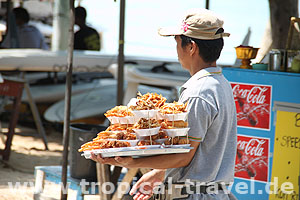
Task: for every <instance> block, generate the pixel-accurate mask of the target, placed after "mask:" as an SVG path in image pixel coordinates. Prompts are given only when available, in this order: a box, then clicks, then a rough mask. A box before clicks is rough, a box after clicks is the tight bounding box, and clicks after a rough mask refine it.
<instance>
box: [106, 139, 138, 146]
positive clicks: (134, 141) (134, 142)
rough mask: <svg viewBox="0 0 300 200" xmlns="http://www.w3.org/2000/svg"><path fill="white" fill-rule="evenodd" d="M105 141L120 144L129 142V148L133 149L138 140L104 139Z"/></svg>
mask: <svg viewBox="0 0 300 200" xmlns="http://www.w3.org/2000/svg"><path fill="white" fill-rule="evenodd" d="M105 140H111V141H120V142H129V144H130V146H131V147H134V146H136V145H137V143H138V142H139V140H117V139H105Z"/></svg>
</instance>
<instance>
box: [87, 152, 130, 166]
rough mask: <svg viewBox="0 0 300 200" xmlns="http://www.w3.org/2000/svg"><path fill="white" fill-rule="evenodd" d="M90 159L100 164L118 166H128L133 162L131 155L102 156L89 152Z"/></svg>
mask: <svg viewBox="0 0 300 200" xmlns="http://www.w3.org/2000/svg"><path fill="white" fill-rule="evenodd" d="M91 155H92V157H91V159H92V160H93V161H95V162H99V163H101V164H108V165H115V166H120V167H126V168H130V164H132V162H133V158H132V157H114V158H102V157H101V154H98V155H95V154H93V153H91Z"/></svg>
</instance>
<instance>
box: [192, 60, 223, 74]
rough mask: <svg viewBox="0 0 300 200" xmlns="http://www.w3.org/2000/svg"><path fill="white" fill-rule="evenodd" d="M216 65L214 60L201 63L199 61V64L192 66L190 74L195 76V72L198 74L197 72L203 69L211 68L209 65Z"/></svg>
mask: <svg viewBox="0 0 300 200" xmlns="http://www.w3.org/2000/svg"><path fill="white" fill-rule="evenodd" d="M216 66H217V63H216V61H215V62H212V63H205V62H200V63H198V65H193V66H192V67H191V69H190V74H191V76H193V75H194V74H196V73H197V72H199V71H200V70H202V69H205V68H209V67H216Z"/></svg>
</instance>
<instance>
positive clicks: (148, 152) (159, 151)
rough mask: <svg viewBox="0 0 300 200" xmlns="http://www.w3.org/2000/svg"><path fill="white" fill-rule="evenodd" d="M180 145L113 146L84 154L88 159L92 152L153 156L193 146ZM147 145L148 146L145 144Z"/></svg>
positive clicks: (188, 149)
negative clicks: (138, 147)
mask: <svg viewBox="0 0 300 200" xmlns="http://www.w3.org/2000/svg"><path fill="white" fill-rule="evenodd" d="M176 146H179V145H173V147H169V148H162V147H161V146H160V147H158V148H147V149H136V148H135V147H124V148H111V149H99V150H93V151H85V152H84V153H83V154H82V156H84V157H85V158H86V159H90V158H91V152H93V153H94V154H96V155H97V154H101V156H102V157H103V158H105V157H115V156H133V157H140V156H153V155H162V154H173V153H188V152H189V151H190V150H191V149H193V147H188V146H185V147H180V146H179V147H176ZM145 147H147V146H145Z"/></svg>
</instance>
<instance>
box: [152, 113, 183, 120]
mask: <svg viewBox="0 0 300 200" xmlns="http://www.w3.org/2000/svg"><path fill="white" fill-rule="evenodd" d="M187 116H188V113H187V112H184V113H176V114H161V113H158V118H159V119H166V120H168V121H185V120H186V119H187Z"/></svg>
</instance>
